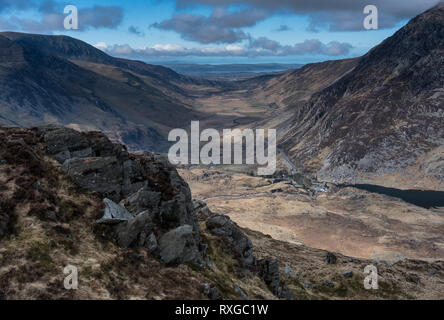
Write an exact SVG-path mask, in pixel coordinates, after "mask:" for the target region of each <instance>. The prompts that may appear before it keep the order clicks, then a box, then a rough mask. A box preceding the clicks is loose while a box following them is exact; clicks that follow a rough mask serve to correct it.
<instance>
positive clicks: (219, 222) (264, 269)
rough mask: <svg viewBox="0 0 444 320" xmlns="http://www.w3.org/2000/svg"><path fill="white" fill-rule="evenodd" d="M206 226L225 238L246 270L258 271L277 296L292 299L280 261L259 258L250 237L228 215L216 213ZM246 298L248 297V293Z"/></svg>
mask: <svg viewBox="0 0 444 320" xmlns="http://www.w3.org/2000/svg"><path fill="white" fill-rule="evenodd" d="M206 226H207V229H208V230H209V231H210V232H211V233H212V234H214V235H217V236H219V237H221V238H222V239H223V240H224V242H225V243H226V244H227V245H228V247H229V249H230V250H231V251H232V253H233V254H234V256H235V257H236V258H237V259H238V261H239V263H240V265H241V267H242V268H244V270H251V271H253V272H254V273H256V274H257V275H258V276H259V277H260V278H261V279H262V280H263V281H264V282H265V284H266V285H267V287H268V289H270V291H271V292H272V293H273V294H274V295H275V296H276V297H278V298H280V299H288V300H291V299H292V294H291V291H290V289H289V288H288V286H287V284H286V283H285V281H284V280H282V279H281V274H280V271H279V264H278V262H277V261H276V260H274V259H269V258H267V259H261V260H257V259H256V257H255V256H254V253H253V243H252V242H251V240H250V238H249V237H248V236H247V235H246V234H245V233H244V232H242V230H241V229H240V228H239V227H238V226H237V224H236V223H234V222H233V221H232V220H231V219H230V218H229V217H228V216H223V215H216V214H214V215H212V216H211V217H210V218H208V219H207V220H206ZM238 289H239V290H240V291H239V290H236V292H238V293H239V294H240V295H241V296H243V295H242V294H241V292H242V290H241V289H240V288H238ZM243 297H244V296H243ZM244 298H245V299H248V297H247V296H246V295H245V297H244Z"/></svg>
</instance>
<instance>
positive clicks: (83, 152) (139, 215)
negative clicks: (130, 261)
mask: <svg viewBox="0 0 444 320" xmlns="http://www.w3.org/2000/svg"><path fill="white" fill-rule="evenodd" d="M36 130H37V131H38V132H39V134H40V135H41V136H42V137H43V139H44V141H45V142H46V144H47V151H48V152H49V153H50V154H52V155H53V156H54V157H55V158H56V159H57V160H58V161H59V162H60V163H62V170H63V171H64V172H65V173H67V174H68V175H69V176H70V177H71V178H72V179H73V181H74V182H75V183H76V184H77V185H78V186H79V187H81V188H82V189H85V190H89V191H93V192H97V193H99V194H101V195H102V196H103V197H104V198H107V199H110V201H113V202H115V203H114V204H113V205H112V208H114V209H115V210H116V211H117V213H116V215H115V216H114V215H113V214H114V213H110V212H108V214H107V215H105V217H104V218H103V219H101V220H100V223H105V222H107V223H114V222H115V223H118V224H117V225H115V226H113V227H112V228H113V229H112V230H111V231H113V232H114V233H113V234H110V236H113V237H114V239H115V240H116V242H117V243H118V245H120V246H122V247H124V248H128V247H132V246H136V247H137V246H141V247H145V248H146V249H147V250H148V251H150V252H156V253H158V252H162V255H163V257H164V261H167V263H168V264H174V263H182V262H188V261H189V260H192V261H197V260H199V259H200V258H201V256H200V254H199V252H198V249H199V248H204V246H201V243H200V228H199V224H198V220H197V217H196V215H195V212H194V208H193V204H192V198H191V190H190V188H189V186H188V184H187V183H186V182H185V181H184V180H183V179H182V178H181V177H180V176H179V174H178V173H177V170H176V169H175V168H174V167H173V166H172V165H171V164H170V163H169V162H168V159H167V158H166V157H165V156H160V155H156V154H144V155H130V154H129V153H128V151H127V150H126V148H125V147H124V146H122V145H120V144H115V143H112V142H111V141H110V140H109V139H108V138H107V137H106V136H105V135H104V134H102V133H99V132H88V133H80V132H77V131H75V130H72V129H67V128H59V127H55V126H46V127H39V128H36ZM116 203H120V206H119V205H117V204H116ZM107 210H108V211H111V209H107ZM118 214H121V216H119V215H118ZM122 215H123V218H122ZM130 216H131V217H130ZM132 217H135V218H132ZM189 228H191V231H190V230H189ZM184 230H186V231H187V232H184ZM178 231H182V233H181V234H178ZM102 234H104V233H103V232H102ZM174 235H175V237H173V236H174ZM156 236H157V238H156ZM168 237H170V238H171V237H172V239H169V240H171V241H173V242H175V244H174V245H176V247H175V248H174V250H173V249H172V248H170V246H169V245H167V242H166V241H165V240H164V241H163V242H162V241H161V239H162V238H168ZM158 239H159V243H157V240H158ZM162 250H163V251H162ZM175 254H177V256H174V255H175Z"/></svg>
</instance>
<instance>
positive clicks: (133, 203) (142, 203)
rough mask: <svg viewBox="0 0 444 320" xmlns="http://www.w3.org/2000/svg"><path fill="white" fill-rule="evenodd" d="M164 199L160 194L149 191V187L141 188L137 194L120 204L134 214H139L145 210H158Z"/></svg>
mask: <svg viewBox="0 0 444 320" xmlns="http://www.w3.org/2000/svg"><path fill="white" fill-rule="evenodd" d="M161 199H162V194H161V193H160V192H155V191H149V190H148V188H147V187H143V188H141V189H140V190H139V191H137V192H136V193H134V194H132V195H130V196H129V197H128V198H126V199H124V200H122V201H121V202H120V204H121V205H123V206H125V208H127V209H128V211H130V212H131V213H132V214H139V213H140V212H142V211H145V210H148V209H149V210H153V209H154V208H158V207H159V205H160V202H161Z"/></svg>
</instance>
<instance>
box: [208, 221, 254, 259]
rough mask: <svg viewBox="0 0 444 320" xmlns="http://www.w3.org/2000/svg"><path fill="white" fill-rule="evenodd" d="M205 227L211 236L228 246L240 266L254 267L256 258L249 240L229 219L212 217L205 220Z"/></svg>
mask: <svg viewBox="0 0 444 320" xmlns="http://www.w3.org/2000/svg"><path fill="white" fill-rule="evenodd" d="M206 225H207V228H208V230H209V231H210V232H211V233H212V234H214V235H217V236H220V237H221V238H222V239H223V240H224V241H225V242H226V243H227V244H228V245H229V247H230V249H231V250H232V252H233V253H234V254H235V255H236V257H237V258H238V259H239V261H240V263H241V264H242V266H244V267H250V266H253V265H254V263H255V260H256V258H255V257H254V254H253V244H252V242H251V240H250V238H248V237H247V236H246V235H245V234H244V233H243V232H242V231H241V230H240V228H239V227H238V226H237V224H235V223H234V222H233V221H231V219H230V218H229V217H227V216H222V215H214V216H212V217H211V218H209V219H208V220H207V222H206Z"/></svg>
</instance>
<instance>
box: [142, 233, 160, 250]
mask: <svg viewBox="0 0 444 320" xmlns="http://www.w3.org/2000/svg"><path fill="white" fill-rule="evenodd" d="M141 246H144V247H145V248H146V249H147V250H148V252H150V253H154V252H156V251H157V248H158V247H159V244H158V242H157V238H156V235H155V234H154V233H151V234H150V235H149V236H148V237H147V238H146V240H145V241H144V243H143V244H141Z"/></svg>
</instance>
